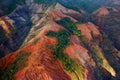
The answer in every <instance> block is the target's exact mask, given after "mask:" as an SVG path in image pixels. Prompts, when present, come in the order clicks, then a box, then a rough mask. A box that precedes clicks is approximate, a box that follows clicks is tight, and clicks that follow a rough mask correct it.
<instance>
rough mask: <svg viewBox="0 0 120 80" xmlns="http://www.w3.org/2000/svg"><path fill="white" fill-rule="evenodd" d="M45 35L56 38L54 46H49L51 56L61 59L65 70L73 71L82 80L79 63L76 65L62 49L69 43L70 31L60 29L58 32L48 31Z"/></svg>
mask: <svg viewBox="0 0 120 80" xmlns="http://www.w3.org/2000/svg"><path fill="white" fill-rule="evenodd" d="M46 36H49V37H56V38H57V40H58V43H57V44H56V46H53V47H51V48H50V49H52V50H53V53H52V54H53V57H54V58H55V59H59V60H60V61H61V63H62V65H63V68H64V69H65V70H67V71H68V72H69V73H74V74H75V75H76V77H77V78H81V80H83V79H82V78H83V76H82V69H81V67H80V65H79V66H78V65H76V63H75V62H74V61H73V60H72V59H71V58H69V56H68V55H67V54H65V53H63V50H64V49H65V48H66V47H67V46H68V45H70V43H71V42H70V32H69V31H67V30H61V31H59V32H54V31H49V32H48V33H47V34H46ZM78 67H79V68H78Z"/></svg>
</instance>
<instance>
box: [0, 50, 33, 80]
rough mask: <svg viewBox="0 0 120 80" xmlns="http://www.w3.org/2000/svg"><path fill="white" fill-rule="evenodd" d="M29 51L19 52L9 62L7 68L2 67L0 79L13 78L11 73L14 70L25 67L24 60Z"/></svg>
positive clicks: (12, 79)
mask: <svg viewBox="0 0 120 80" xmlns="http://www.w3.org/2000/svg"><path fill="white" fill-rule="evenodd" d="M30 54H31V53H30V52H22V51H21V52H20V53H19V54H18V55H17V56H16V58H15V60H14V61H13V62H12V63H11V64H10V66H9V68H8V69H3V70H1V71H0V77H1V80H14V78H13V75H14V74H15V72H17V71H18V70H19V69H22V68H24V67H25V62H26V61H27V59H28V56H29V55H30Z"/></svg>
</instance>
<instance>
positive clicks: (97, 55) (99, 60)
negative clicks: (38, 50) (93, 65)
mask: <svg viewBox="0 0 120 80" xmlns="http://www.w3.org/2000/svg"><path fill="white" fill-rule="evenodd" d="M92 54H93V55H94V56H95V57H96V60H97V61H98V62H99V63H100V64H101V65H102V64H103V59H102V58H101V57H100V55H99V54H98V53H97V51H95V50H92Z"/></svg>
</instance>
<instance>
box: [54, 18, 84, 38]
mask: <svg viewBox="0 0 120 80" xmlns="http://www.w3.org/2000/svg"><path fill="white" fill-rule="evenodd" d="M56 23H58V24H60V25H62V26H63V27H65V28H66V29H67V30H68V31H69V32H70V33H72V34H75V35H77V36H78V37H79V38H80V39H81V38H82V36H81V31H80V30H78V29H77V27H76V23H74V22H72V21H71V20H70V19H69V18H63V19H61V20H59V21H56Z"/></svg>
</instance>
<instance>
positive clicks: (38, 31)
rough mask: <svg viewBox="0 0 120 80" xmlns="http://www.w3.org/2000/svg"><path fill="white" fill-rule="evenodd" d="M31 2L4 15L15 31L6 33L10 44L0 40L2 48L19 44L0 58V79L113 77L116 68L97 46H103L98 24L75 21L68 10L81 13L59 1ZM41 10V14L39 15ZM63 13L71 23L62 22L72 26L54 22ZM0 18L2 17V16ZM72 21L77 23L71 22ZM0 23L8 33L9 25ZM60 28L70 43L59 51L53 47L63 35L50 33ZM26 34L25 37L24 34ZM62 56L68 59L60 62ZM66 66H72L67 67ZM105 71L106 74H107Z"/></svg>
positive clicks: (77, 79)
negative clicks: (45, 3) (50, 4)
mask: <svg viewBox="0 0 120 80" xmlns="http://www.w3.org/2000/svg"><path fill="white" fill-rule="evenodd" d="M32 2H33V0H30V1H28V0H27V1H26V3H27V6H26V5H24V6H19V7H18V8H17V9H16V10H14V12H13V13H11V14H10V15H9V16H8V17H9V18H7V19H10V20H8V21H9V24H10V25H12V28H13V29H16V30H17V32H15V33H13V34H11V35H10V36H9V37H10V38H11V40H12V42H14V43H12V47H11V45H10V44H9V43H8V44H7V45H4V44H3V43H2V45H3V46H4V48H8V49H9V47H10V48H12V49H13V50H14V49H15V48H16V47H17V46H19V45H21V43H22V46H21V47H20V49H18V50H16V51H14V52H12V53H10V54H8V55H6V56H5V57H3V58H1V59H0V78H1V80H4V79H8V80H12V79H15V80H99V79H100V80H109V78H110V77H111V76H114V77H116V75H117V74H116V71H115V70H114V68H113V67H112V66H110V65H109V62H108V61H107V59H106V57H105V56H104V53H103V51H102V49H101V47H105V46H102V45H101V46H100V42H101V41H102V40H103V39H102V38H104V37H102V34H101V32H100V31H99V29H98V26H96V25H94V24H93V23H92V22H87V23H79V22H78V21H77V20H76V19H74V17H72V16H70V15H68V13H70V14H74V15H75V14H77V15H81V14H80V13H79V12H77V11H74V10H71V9H67V8H65V7H63V6H62V5H60V4H59V3H57V4H56V6H50V7H48V8H47V9H46V10H44V9H43V8H44V5H42V4H41V5H38V4H34V3H32ZM30 4H31V5H30ZM34 9H35V10H34ZM100 10H101V9H100ZM103 11H104V14H102V13H101V12H100V14H99V16H101V15H108V13H107V11H106V8H103ZM114 11H115V10H114ZM98 12H99V11H98ZM39 13H40V14H39ZM42 13H44V14H45V15H44V16H41V14H42ZM65 17H67V18H68V19H70V20H71V23H72V24H71V25H72V26H71V25H69V24H70V23H66V24H67V25H69V27H72V28H73V29H72V28H69V27H65V26H62V24H58V23H57V21H59V20H62V19H63V18H65ZM0 20H1V21H3V22H5V21H6V20H3V18H2V19H0ZM12 21H14V23H13V22H12ZM75 22H78V23H77V24H75ZM1 25H2V26H1V27H2V28H3V30H4V31H5V32H7V33H8V32H9V33H10V29H11V28H10V29H9V27H8V24H7V25H5V24H1ZM4 25H5V27H4ZM6 26H7V27H6ZM71 29H72V30H74V31H72V30H71ZM62 30H64V31H66V33H67V35H69V37H68V39H67V40H70V43H69V45H67V46H66V45H65V46H66V47H64V46H63V47H62V48H61V51H59V50H56V49H58V48H59V47H61V46H57V45H58V44H59V45H60V44H61V43H59V42H60V41H59V40H58V37H60V36H61V37H62V38H65V40H66V37H63V36H64V35H66V34H64V35H62V34H61V33H60V34H59V35H55V34H54V33H57V32H59V31H62ZM79 30H80V31H81V33H80V32H79ZM49 31H53V33H51V34H52V35H55V36H54V37H52V36H47V33H48V32H49ZM26 35H27V37H25V36H26ZM81 36H82V37H81ZM81 38H82V39H81ZM18 39H19V40H18ZM8 40H10V39H8ZM23 40H24V41H23ZM66 43H67V42H66ZM6 46H8V47H6ZM56 47H57V48H56ZM55 51H58V52H57V54H59V56H61V55H62V57H60V58H57V57H59V56H57V57H56V54H55ZM115 51H118V50H115ZM118 52H119V51H118ZM118 55H119V53H118ZM66 57H67V59H66ZM63 58H65V59H63ZM61 59H62V60H63V61H62V60H61ZM66 60H69V61H68V64H66V63H64V62H66ZM71 60H72V61H73V62H71ZM72 63H74V65H73V66H72V68H71V66H70V67H69V65H71V64H72ZM75 65H76V66H75ZM66 66H67V68H69V69H72V70H71V71H69V70H67V69H66V68H65V67H66ZM74 66H75V67H74ZM74 68H75V69H74ZM118 69H119V68H118ZM108 74H110V76H107V75H108ZM6 75H7V76H6ZM104 76H105V77H104ZM117 76H118V75H117Z"/></svg>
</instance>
